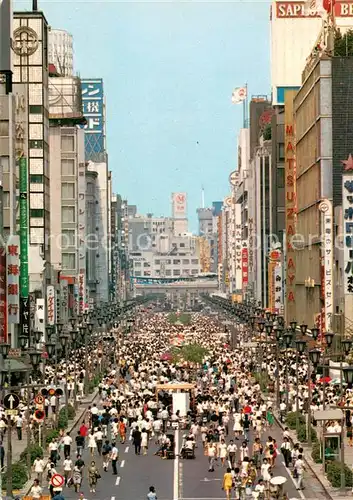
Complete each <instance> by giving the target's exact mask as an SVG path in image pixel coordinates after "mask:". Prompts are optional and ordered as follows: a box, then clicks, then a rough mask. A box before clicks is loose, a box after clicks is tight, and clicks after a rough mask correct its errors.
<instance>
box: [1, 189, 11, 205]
mask: <svg viewBox="0 0 353 500" xmlns="http://www.w3.org/2000/svg"><path fill="white" fill-rule="evenodd" d="M2 204H3V207H4V208H10V193H9V192H8V191H4V192H3V193H2Z"/></svg>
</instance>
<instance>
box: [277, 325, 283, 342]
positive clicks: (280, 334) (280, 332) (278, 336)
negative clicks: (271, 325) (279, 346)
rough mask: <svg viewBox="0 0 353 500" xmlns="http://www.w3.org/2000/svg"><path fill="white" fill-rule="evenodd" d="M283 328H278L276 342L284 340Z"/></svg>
mask: <svg viewBox="0 0 353 500" xmlns="http://www.w3.org/2000/svg"><path fill="white" fill-rule="evenodd" d="M282 334H283V328H276V340H277V342H279V341H280V340H281V338H282Z"/></svg>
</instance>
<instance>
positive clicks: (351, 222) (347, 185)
mask: <svg viewBox="0 0 353 500" xmlns="http://www.w3.org/2000/svg"><path fill="white" fill-rule="evenodd" d="M342 213H343V245H344V247H343V259H344V284H343V287H344V294H345V295H352V294H353V170H350V171H347V172H344V174H343V175H342Z"/></svg>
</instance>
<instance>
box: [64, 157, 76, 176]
mask: <svg viewBox="0 0 353 500" xmlns="http://www.w3.org/2000/svg"><path fill="white" fill-rule="evenodd" d="M61 175H75V160H70V159H66V160H61Z"/></svg>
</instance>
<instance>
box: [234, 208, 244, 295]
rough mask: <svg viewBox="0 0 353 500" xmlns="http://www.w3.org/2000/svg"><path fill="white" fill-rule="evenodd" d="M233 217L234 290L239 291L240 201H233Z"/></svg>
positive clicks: (240, 250) (240, 270)
mask: <svg viewBox="0 0 353 500" xmlns="http://www.w3.org/2000/svg"><path fill="white" fill-rule="evenodd" d="M234 217H235V292H236V293H240V292H241V289H242V284H243V283H242V282H243V271H242V232H241V204H240V203H235V205H234Z"/></svg>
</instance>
